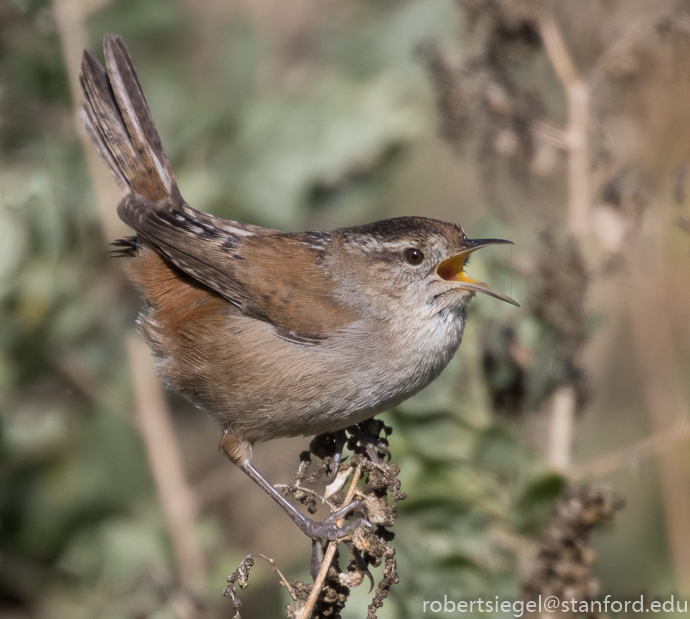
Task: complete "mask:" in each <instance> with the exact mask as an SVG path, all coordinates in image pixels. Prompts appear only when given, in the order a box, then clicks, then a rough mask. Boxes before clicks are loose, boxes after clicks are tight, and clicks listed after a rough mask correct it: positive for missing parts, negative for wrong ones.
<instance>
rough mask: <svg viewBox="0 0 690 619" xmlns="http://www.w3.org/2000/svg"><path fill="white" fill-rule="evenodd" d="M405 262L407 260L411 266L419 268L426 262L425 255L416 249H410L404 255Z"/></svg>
mask: <svg viewBox="0 0 690 619" xmlns="http://www.w3.org/2000/svg"><path fill="white" fill-rule="evenodd" d="M403 255H404V256H405V260H407V261H408V262H409V263H410V264H411V265H413V266H417V265H418V264H421V263H422V260H424V254H423V253H422V252H421V251H419V250H418V249H417V248H415V247H408V248H407V249H406V250H405V252H404V254H403Z"/></svg>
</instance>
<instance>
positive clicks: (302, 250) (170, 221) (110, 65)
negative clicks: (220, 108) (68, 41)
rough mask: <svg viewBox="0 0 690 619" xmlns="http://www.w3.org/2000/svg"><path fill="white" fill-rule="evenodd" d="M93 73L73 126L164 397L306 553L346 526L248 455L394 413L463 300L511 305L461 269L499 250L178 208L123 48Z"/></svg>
mask: <svg viewBox="0 0 690 619" xmlns="http://www.w3.org/2000/svg"><path fill="white" fill-rule="evenodd" d="M104 48H105V60H106V68H105V69H104V68H103V67H102V66H101V65H100V64H99V63H98V61H97V60H96V59H95V58H94V57H93V56H92V55H91V54H90V53H89V52H87V51H85V52H84V58H83V62H82V72H81V85H82V89H83V92H84V97H85V100H84V102H83V104H82V107H81V117H82V121H83V123H84V126H85V127H86V129H87V131H88V133H89V135H90V137H91V139H92V140H93V142H94V144H95V145H96V146H97V148H98V150H99V152H100V155H101V157H102V158H103V160H104V162H105V163H106V164H107V166H108V167H109V168H110V171H111V172H112V174H113V176H114V177H115V180H116V181H117V183H118V185H119V186H120V188H121V189H122V191H123V192H124V195H123V198H122V200H121V201H120V203H119V204H118V207H117V212H118V214H119V216H120V218H121V219H122V220H123V221H124V222H125V223H126V224H127V225H129V226H130V227H131V228H133V229H134V230H135V231H136V236H135V237H130V238H127V239H121V240H119V241H116V242H115V243H114V245H115V247H116V251H117V253H119V255H123V256H129V257H131V261H130V262H129V265H128V275H129V277H130V279H131V280H132V281H133V282H134V284H135V285H136V286H137V287H138V288H139V289H140V291H141V293H142V294H143V296H144V298H145V300H146V309H145V310H144V311H143V312H142V313H141V315H140V316H139V319H138V326H139V330H140V333H141V335H142V336H143V337H144V339H145V340H146V341H147V342H148V344H149V346H150V347H151V350H152V351H153V354H154V356H155V358H156V362H157V368H158V373H159V375H160V376H161V378H162V379H163V381H164V382H165V383H166V385H167V386H168V387H169V388H170V389H172V390H174V391H177V392H178V393H180V394H182V395H184V396H185V397H186V398H187V399H189V400H190V401H191V402H193V403H194V404H196V405H197V406H199V407H200V408H203V409H205V410H206V411H208V412H209V413H210V414H211V415H212V416H213V417H214V418H215V419H216V420H217V421H218V423H219V424H220V427H221V428H222V430H223V435H222V438H221V441H220V443H221V447H222V449H223V451H224V452H225V453H226V454H227V456H228V458H230V460H231V461H232V462H234V463H235V464H236V465H237V466H238V467H239V468H240V469H241V470H242V471H244V472H245V473H246V474H247V475H248V476H249V477H250V478H251V479H253V480H254V481H255V482H256V483H257V484H258V485H259V486H261V487H262V488H263V489H264V490H265V491H266V492H267V493H268V494H269V495H270V496H271V498H273V499H274V500H275V501H276V502H277V503H278V504H279V505H280V506H281V507H282V508H283V509H284V510H285V511H286V512H287V514H288V515H289V516H290V517H291V518H292V520H293V521H294V522H295V523H296V524H297V525H298V526H299V528H300V529H301V530H302V531H304V533H306V534H307V535H308V536H309V537H311V538H312V539H335V538H338V537H340V536H342V535H344V534H345V532H346V531H347V530H351V529H352V528H353V527H354V526H355V525H356V524H360V523H362V522H365V521H364V519H358V520H356V521H354V522H351V523H349V524H346V525H345V526H344V527H342V528H341V527H338V526H337V525H336V520H337V519H338V518H340V517H342V516H344V515H346V514H347V513H349V512H351V511H353V510H359V511H361V505H360V504H358V503H357V502H355V503H353V504H350V505H348V506H346V507H345V508H343V510H340V511H339V512H336V513H334V514H331V516H329V517H328V518H327V519H326V520H324V521H322V522H317V521H313V520H311V519H309V518H307V517H306V516H305V515H303V514H302V513H301V512H299V511H298V510H297V509H296V508H295V507H294V506H293V505H292V504H291V503H290V502H289V501H287V499H285V498H284V497H283V495H282V494H280V493H279V492H278V491H277V490H276V489H275V488H274V487H273V486H272V485H271V484H270V483H269V482H268V481H266V479H265V478H264V477H262V476H261V475H260V473H259V472H258V471H257V470H256V469H255V468H254V466H253V465H252V463H251V458H252V445H253V444H254V443H256V442H259V441H267V440H270V439H274V438H279V437H288V436H304V435H314V434H321V433H325V432H334V431H340V430H342V429H344V428H346V427H348V426H352V425H353V424H356V423H358V422H361V421H363V420H365V419H368V418H371V417H373V416H374V415H377V414H378V413H381V412H383V411H385V410H387V409H389V408H391V407H393V406H395V405H397V404H399V403H400V402H402V401H403V400H406V399H407V398H409V397H410V396H412V395H413V394H415V393H417V392H418V391H419V390H420V389H423V388H424V387H426V386H427V385H428V384H429V383H430V382H431V381H433V380H434V379H435V378H436V377H437V376H438V375H439V374H440V373H441V371H442V370H443V368H444V367H445V366H446V365H447V364H448V362H449V361H450V359H451V358H452V357H453V355H454V354H455V352H456V350H457V348H458V346H459V345H460V340H461V338H462V332H463V328H464V326H465V316H466V314H465V309H466V306H467V303H468V301H469V300H470V298H472V296H474V294H475V293H476V292H483V293H485V294H488V295H491V296H493V297H496V298H498V299H501V300H503V301H507V302H509V303H513V304H514V305H517V303H515V301H513V300H512V299H510V298H509V297H507V296H505V295H503V294H501V293H500V292H498V291H496V290H494V289H493V288H491V287H490V286H488V285H487V284H484V283H482V282H478V281H476V280H474V279H472V278H470V277H469V276H468V275H466V273H465V271H464V266H465V263H466V261H467V257H468V256H469V255H470V254H471V253H472V252H473V251H475V250H477V249H479V248H480V247H484V246H486V245H494V244H499V243H509V241H504V240H499V239H475V240H471V239H468V238H467V237H466V236H465V234H464V232H463V231H462V228H460V227H459V226H458V225H456V224H450V223H445V222H442V221H436V220H433V219H427V218H423V217H398V218H395V219H387V220H384V221H378V222H375V223H370V224H366V225H362V226H355V227H351V228H340V229H338V230H333V231H332V232H300V233H284V232H280V231H277V230H269V229H266V228H262V227H259V226H253V225H249V224H244V223H238V222H235V221H229V220H225V219H220V218H217V217H213V216H211V215H207V214H206V213H201V212H199V211H197V210H195V209H193V208H191V207H190V206H189V205H188V204H187V203H186V202H185V201H184V199H183V198H182V195H181V194H180V190H179V188H178V186H177V183H176V181H175V177H174V176H173V173H172V170H171V168H170V163H169V162H168V159H167V158H166V156H165V153H164V152H163V148H162V146H161V141H160V138H159V137H158V132H157V131H156V127H155V125H154V123H153V119H152V117H151V113H150V111H149V108H148V105H147V103H146V99H145V98H144V94H143V92H142V90H141V86H140V84H139V81H138V79H137V76H136V73H135V71H134V67H133V65H132V61H131V59H130V56H129V54H128V52H127V49H126V47H125V45H124V43H123V42H122V40H121V39H120V38H119V37H117V36H106V37H105V42H104Z"/></svg>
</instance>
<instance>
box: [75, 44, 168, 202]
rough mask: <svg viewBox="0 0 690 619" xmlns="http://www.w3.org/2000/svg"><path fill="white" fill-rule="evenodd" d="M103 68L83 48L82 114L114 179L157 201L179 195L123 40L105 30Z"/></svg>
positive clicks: (81, 79)
mask: <svg viewBox="0 0 690 619" xmlns="http://www.w3.org/2000/svg"><path fill="white" fill-rule="evenodd" d="M103 47H104V50H105V66H106V68H105V69H104V68H103V67H102V66H101V64H100V63H99V62H98V60H96V59H95V58H94V57H93V56H92V55H91V54H90V53H89V52H88V51H84V57H83V60H82V64H81V75H80V82H81V86H82V90H83V92H84V97H85V100H84V101H83V103H82V105H81V119H82V122H83V123H84V127H85V128H86V131H87V132H88V134H89V136H90V138H91V140H92V141H93V142H94V144H95V145H96V147H97V148H98V151H99V153H100V155H101V157H102V159H103V161H105V163H106V164H107V166H108V167H109V168H110V171H111V172H112V174H113V176H114V177H115V180H116V181H117V184H118V185H119V186H120V188H121V189H122V190H123V191H125V192H131V193H135V194H138V195H140V196H143V197H144V198H146V199H147V200H150V201H152V202H156V201H158V200H162V199H166V198H167V199H172V200H173V202H177V201H182V198H181V196H180V193H179V189H178V187H177V182H176V181H175V177H174V175H173V172H172V169H171V168H170V163H169V162H168V158H167V157H166V156H165V153H164V152H163V146H162V145H161V140H160V137H159V136H158V131H157V130H156V125H155V124H154V122H153V118H152V117H151V112H150V111H149V106H148V104H147V103H146V98H145V97H144V93H143V91H142V89H141V85H140V84H139V80H138V78H137V74H136V72H135V70H134V66H133V65H132V60H131V58H130V56H129V53H128V52H127V48H126V47H125V44H124V43H123V42H122V39H120V37H119V36H116V35H106V37H105V39H104V43H103Z"/></svg>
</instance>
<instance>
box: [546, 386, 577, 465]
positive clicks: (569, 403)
mask: <svg viewBox="0 0 690 619" xmlns="http://www.w3.org/2000/svg"><path fill="white" fill-rule="evenodd" d="M575 404H576V397H575V389H573V388H572V387H569V386H565V387H560V388H559V389H557V390H556V392H555V393H554V394H553V397H552V398H551V420H550V423H551V426H550V428H549V444H548V454H547V460H548V462H549V464H550V465H551V466H553V467H554V468H555V469H556V470H558V471H562V472H563V473H565V472H566V471H567V470H568V468H569V467H570V463H571V460H572V444H573V425H574V419H575Z"/></svg>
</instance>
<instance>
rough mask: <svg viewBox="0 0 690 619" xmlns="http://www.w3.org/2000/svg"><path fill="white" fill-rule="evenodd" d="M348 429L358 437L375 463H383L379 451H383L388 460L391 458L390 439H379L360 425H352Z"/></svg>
mask: <svg viewBox="0 0 690 619" xmlns="http://www.w3.org/2000/svg"><path fill="white" fill-rule="evenodd" d="M348 430H349V431H350V432H351V433H352V434H353V435H354V436H355V437H356V438H357V440H358V441H359V444H360V445H362V447H364V449H365V450H366V452H367V455H368V456H369V459H370V460H371V461H372V462H373V463H374V464H381V459H380V458H379V454H378V453H377V452H381V454H383V457H384V458H386V459H387V460H390V459H391V451H390V449H388V441H387V440H386V439H385V438H384V439H379V438H375V437H373V436H371V434H369V433H368V432H365V431H364V430H362V428H360V427H359V426H352V427H351V428H348Z"/></svg>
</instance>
